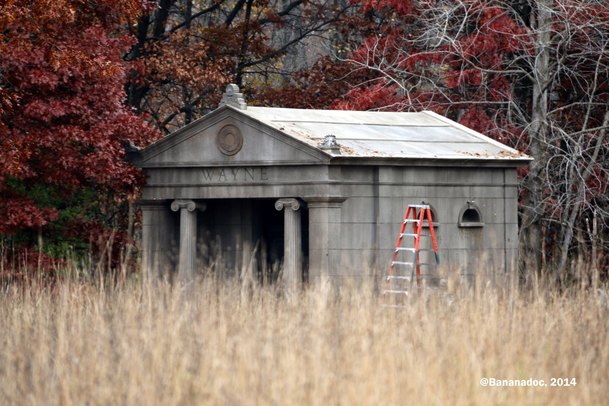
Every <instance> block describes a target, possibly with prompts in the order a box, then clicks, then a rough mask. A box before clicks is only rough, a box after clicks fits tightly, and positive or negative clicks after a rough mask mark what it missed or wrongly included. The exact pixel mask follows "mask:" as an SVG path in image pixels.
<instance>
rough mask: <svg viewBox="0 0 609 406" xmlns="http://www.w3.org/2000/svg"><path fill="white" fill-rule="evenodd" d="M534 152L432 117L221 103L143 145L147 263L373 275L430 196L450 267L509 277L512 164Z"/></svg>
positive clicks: (189, 272)
mask: <svg viewBox="0 0 609 406" xmlns="http://www.w3.org/2000/svg"><path fill="white" fill-rule="evenodd" d="M528 161H530V158H529V157H527V156H526V155H523V154H521V153H519V152H518V151H516V150H514V149H511V148H508V147H507V146H505V145H503V144H501V143H499V142H497V141H494V140H492V139H490V138H487V137H485V136H483V135H482V134H479V133H477V132H475V131H472V130H470V129H468V128H466V127H464V126H461V125H459V124H457V123H455V122H453V121H451V120H449V119H446V118H444V117H442V116H440V115H437V114H434V113H432V112H427V111H424V112H420V113H392V112H359V111H328V110H300V109H282V108H266V107H251V106H247V105H246V103H245V101H244V99H243V97H242V95H241V94H240V93H239V89H238V88H237V87H236V86H235V85H229V86H228V88H227V91H226V93H225V94H224V97H223V100H222V103H221V105H220V107H219V108H218V109H216V110H214V111H213V112H211V113H209V114H207V115H206V116H204V117H202V118H200V119H199V120H197V121H195V122H193V123H191V124H189V125H187V126H185V127H184V128H182V129H180V130H178V131H176V132H174V133H173V134H171V135H169V136H167V137H166V138H165V139H163V140H161V141H159V142H157V143H155V144H153V145H151V146H149V147H148V148H146V149H144V150H142V151H141V153H140V154H139V157H138V158H137V164H138V165H139V166H140V167H141V168H143V169H144V171H145V173H146V175H147V183H146V185H145V187H144V188H143V191H142V194H143V196H142V200H141V201H140V208H141V210H142V225H143V230H142V251H143V258H142V261H143V267H144V269H145V270H146V271H147V272H150V273H152V274H163V273H164V272H171V273H173V272H174V271H175V270H177V275H179V276H180V278H183V279H184V280H189V279H190V278H192V276H193V274H194V273H196V272H199V270H200V269H202V268H204V267H209V266H211V265H213V264H215V265H217V264H218V261H220V262H221V263H222V264H223V267H225V268H227V269H237V270H238V269H241V268H243V267H250V268H254V269H255V271H256V272H262V271H261V269H262V268H264V267H270V266H271V265H272V264H273V263H280V264H282V265H283V277H284V279H285V281H286V283H288V284H289V285H291V286H298V285H299V284H300V283H302V280H308V281H309V282H315V281H316V280H319V279H320V278H322V277H328V278H330V279H332V280H334V281H336V282H340V281H341V280H344V279H345V278H351V279H363V278H371V277H374V276H375V275H378V274H379V272H382V271H384V270H385V269H386V268H387V267H388V266H389V264H390V261H391V256H392V253H393V251H394V248H395V247H394V244H395V240H396V236H397V234H398V231H399V229H400V226H401V222H402V218H403V215H404V211H405V208H406V207H407V205H408V204H412V203H415V204H416V203H421V202H422V201H425V202H426V203H428V204H430V205H431V207H432V210H433V215H434V224H435V225H436V227H435V229H436V234H437V236H438V244H439V248H440V251H439V252H440V256H441V258H442V264H443V265H445V266H446V268H447V269H448V270H449V271H451V272H459V273H461V274H465V275H473V274H475V273H476V272H479V271H480V270H481V269H485V270H492V271H494V272H501V273H503V272H509V271H510V270H512V269H513V268H514V265H515V261H516V258H517V248H518V219H517V179H516V169H517V167H518V166H522V165H526V164H527V163H528Z"/></svg>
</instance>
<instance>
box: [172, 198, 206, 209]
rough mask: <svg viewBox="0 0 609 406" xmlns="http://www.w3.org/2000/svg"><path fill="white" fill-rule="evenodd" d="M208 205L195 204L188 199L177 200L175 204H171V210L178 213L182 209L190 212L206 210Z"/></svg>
mask: <svg viewBox="0 0 609 406" xmlns="http://www.w3.org/2000/svg"><path fill="white" fill-rule="evenodd" d="M205 208H206V205H205V203H200V202H195V201H194V200H187V199H176V200H174V201H173V202H171V210H173V211H178V210H180V209H186V210H188V211H195V210H201V211H203V210H205Z"/></svg>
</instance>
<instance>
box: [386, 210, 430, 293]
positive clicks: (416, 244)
mask: <svg viewBox="0 0 609 406" xmlns="http://www.w3.org/2000/svg"><path fill="white" fill-rule="evenodd" d="M425 223H426V224H427V227H428V229H429V234H423V226H424V224H425ZM409 225H412V232H408V228H409V227H408V226H409ZM409 237H412V242H413V246H412V247H403V246H402V244H403V243H404V242H405V238H409ZM423 239H425V240H427V241H429V240H428V239H431V248H424V247H421V241H422V240H423ZM432 250H433V252H434V255H435V260H436V264H439V263H440V256H439V255H438V244H437V242H436V233H435V231H434V226H433V219H432V213H431V207H429V205H428V204H424V203H423V204H411V205H409V206H408V208H407V209H406V213H405V214H404V220H403V221H402V227H401V228H400V233H399V234H398V238H397V241H396V243H395V251H394V252H393V258H392V259H391V266H390V267H389V271H388V273H387V276H386V279H385V285H386V286H385V289H384V290H383V292H382V293H383V295H398V296H402V295H403V296H404V297H408V295H409V288H410V285H411V284H412V280H413V276H414V274H415V272H416V280H417V287H418V288H420V287H421V266H425V265H430V263H421V258H420V255H419V253H420V252H421V251H432ZM402 253H411V254H412V256H411V257H410V258H411V261H407V260H405V259H403V256H402V255H401V254H402ZM407 270H410V271H411V273H410V276H409V275H406V274H405V272H404V271H407Z"/></svg>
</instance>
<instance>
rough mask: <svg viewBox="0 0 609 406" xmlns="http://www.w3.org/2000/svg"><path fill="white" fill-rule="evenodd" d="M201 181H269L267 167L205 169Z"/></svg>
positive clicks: (202, 171)
mask: <svg viewBox="0 0 609 406" xmlns="http://www.w3.org/2000/svg"><path fill="white" fill-rule="evenodd" d="M201 180H202V181H203V182H206V183H235V182H246V183H247V182H265V181H268V180H269V172H268V168H265V167H230V168H203V169H201Z"/></svg>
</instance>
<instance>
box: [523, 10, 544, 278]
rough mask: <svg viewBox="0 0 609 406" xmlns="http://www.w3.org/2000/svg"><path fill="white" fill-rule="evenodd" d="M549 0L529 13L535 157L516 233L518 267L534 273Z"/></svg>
mask: <svg viewBox="0 0 609 406" xmlns="http://www.w3.org/2000/svg"><path fill="white" fill-rule="evenodd" d="M551 4H552V2H551V1H550V0H539V1H537V2H536V10H534V12H533V13H532V14H531V26H532V27H534V29H535V30H536V37H535V39H536V40H537V42H536V46H537V49H536V51H537V52H536V58H535V64H534V69H533V72H531V74H532V76H533V99H532V103H531V106H532V108H531V125H530V126H529V131H528V134H529V142H530V145H529V152H530V154H531V155H532V156H533V157H534V158H535V160H534V161H533V162H532V163H531V165H530V168H529V174H528V176H527V178H526V179H525V180H524V182H523V187H524V188H525V190H526V200H525V203H524V208H523V213H522V229H521V235H520V252H521V255H520V258H521V264H520V265H521V269H522V271H523V272H524V273H525V275H526V274H529V273H531V272H538V271H539V270H540V269H541V267H542V261H541V259H542V252H541V249H542V238H543V235H542V232H541V228H542V227H541V218H542V213H543V206H542V204H543V178H544V176H543V175H544V171H545V168H546V164H547V159H548V153H547V142H548V141H547V140H548V129H549V128H548V121H547V118H548V88H549V84H550V82H551V80H552V71H551V64H550V54H549V49H550V45H551V36H550V28H551V22H552V16H551V13H550V7H551Z"/></svg>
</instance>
